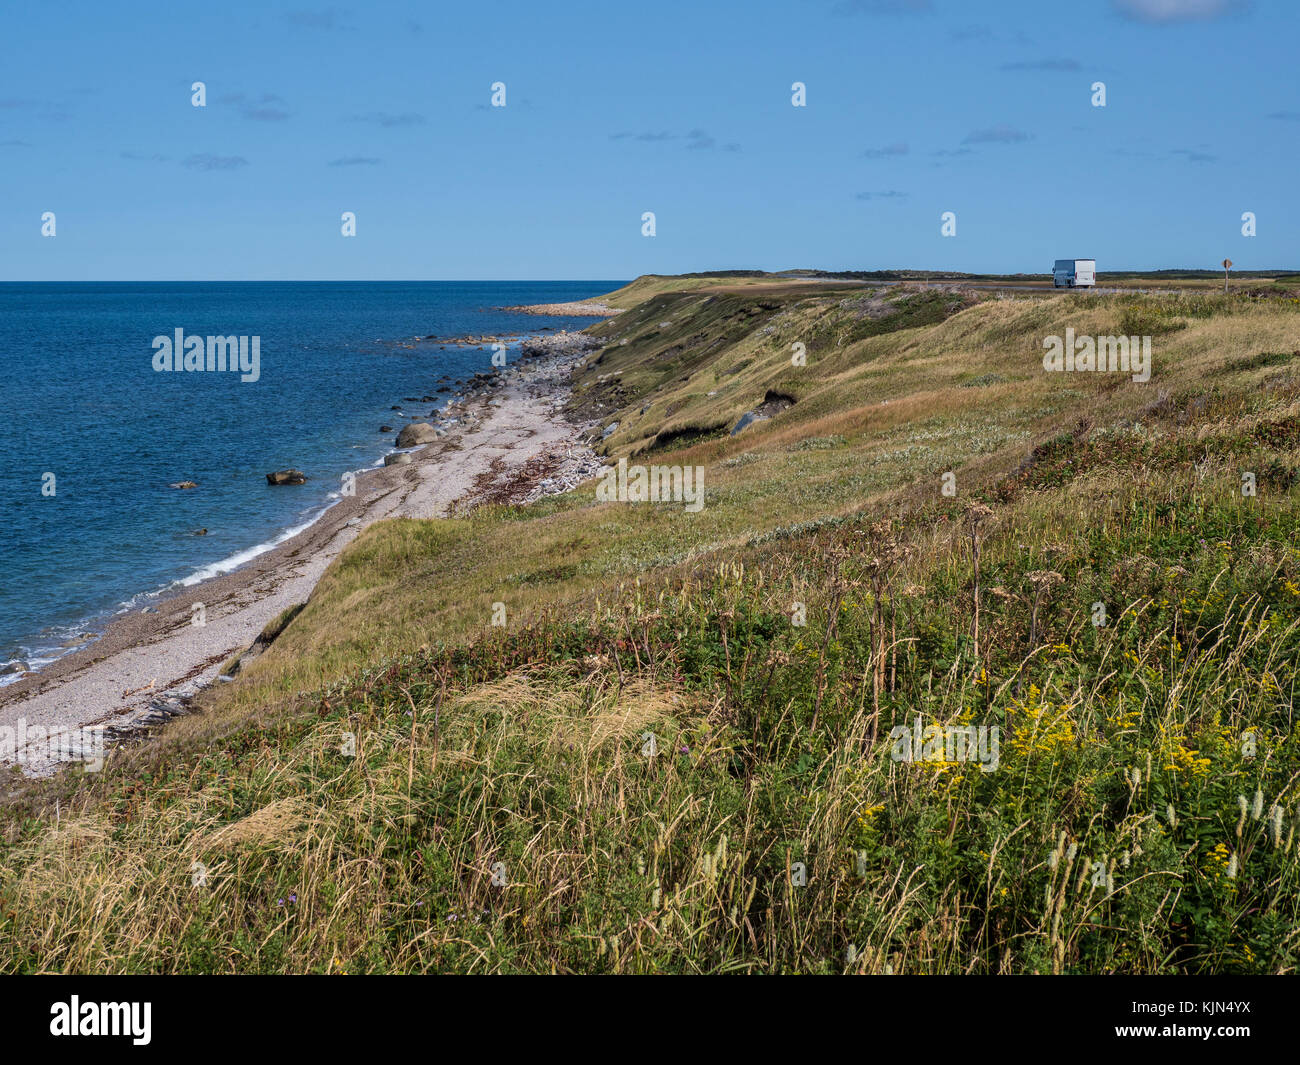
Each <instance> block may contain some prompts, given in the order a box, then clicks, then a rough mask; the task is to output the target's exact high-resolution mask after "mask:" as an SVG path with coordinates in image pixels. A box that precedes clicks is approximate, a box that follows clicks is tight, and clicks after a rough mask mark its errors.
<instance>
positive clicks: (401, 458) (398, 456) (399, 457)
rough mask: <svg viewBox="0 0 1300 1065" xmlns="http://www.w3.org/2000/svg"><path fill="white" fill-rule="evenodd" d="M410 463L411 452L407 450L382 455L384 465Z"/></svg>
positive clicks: (404, 464)
mask: <svg viewBox="0 0 1300 1065" xmlns="http://www.w3.org/2000/svg"><path fill="white" fill-rule="evenodd" d="M410 463H411V453H410V452H409V451H394V452H393V453H392V454H390V455H385V456H384V465H385V466H409V465H410Z"/></svg>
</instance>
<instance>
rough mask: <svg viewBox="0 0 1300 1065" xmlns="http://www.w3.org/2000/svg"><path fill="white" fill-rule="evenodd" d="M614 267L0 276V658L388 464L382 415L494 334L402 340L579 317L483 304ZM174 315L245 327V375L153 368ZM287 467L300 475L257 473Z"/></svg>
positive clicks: (313, 510)
mask: <svg viewBox="0 0 1300 1065" xmlns="http://www.w3.org/2000/svg"><path fill="white" fill-rule="evenodd" d="M622 283H623V282H621V281H550V282H524V281H483V282H477V281H469V282H130V283H99V282H81V283H53V282H50V283H46V282H32V283H25V282H8V283H0V355H2V356H3V359H4V365H5V367H6V369H7V373H6V375H5V376H6V383H5V387H3V388H0V500H3V516H2V517H0V668H3V667H4V666H5V665H6V664H7V663H10V662H13V661H19V660H21V661H25V662H27V663H29V664H31V665H32V666H34V667H39V665H41V664H43V663H45V662H48V661H49V660H51V659H52V658H53V657H56V656H57V655H58V654H60V653H64V652H63V650H62V645H63V644H65V643H66V642H67V641H68V640H69V639H71V638H72V637H74V636H75V635H76V634H78V633H82V632H91V631H95V630H96V629H97V628H99V627H102V625H103V623H104V622H105V621H106V620H107V619H109V618H111V617H112V616H114V615H115V614H118V613H121V612H124V611H127V610H138V609H141V608H142V607H144V606H146V605H147V604H148V602H149V600H150V598H151V597H155V596H157V595H158V594H160V593H163V592H165V591H166V590H168V589H175V588H176V587H177V586H178V584H181V583H193V582H194V581H196V580H198V579H201V578H203V577H206V576H212V575H215V574H217V573H221V572H226V571H228V570H230V569H232V568H235V567H236V566H237V565H238V564H240V563H241V562H244V561H247V560H248V559H249V558H251V557H253V556H254V555H256V554H257V553H259V552H260V551H262V550H265V549H266V548H267V547H268V546H270V545H272V544H273V543H275V542H277V541H278V540H279V539H282V538H283V537H284V536H286V535H287V534H290V533H292V532H293V531H295V530H297V529H299V528H302V527H304V526H305V525H306V524H308V523H310V522H311V521H313V520H314V519H315V518H316V517H318V516H319V515H320V514H321V513H322V512H323V510H324V509H325V508H326V507H327V506H328V505H329V504H330V501H331V496H333V497H334V498H337V492H338V489H339V485H340V481H341V478H342V475H343V474H344V473H345V472H347V471H349V470H360V469H365V468H368V467H371V466H374V465H376V464H379V463H381V462H382V459H383V455H384V454H385V452H387V451H388V450H390V449H391V448H392V447H393V441H394V437H395V435H396V434H395V433H387V434H381V433H380V432H379V427H380V425H381V424H388V425H392V426H393V427H394V428H395V429H400V428H401V426H402V425H404V424H406V422H407V421H408V419H407V418H405V417H403V414H419V415H421V416H422V417H423V416H427V415H428V414H429V413H430V412H431V411H432V410H434V409H435V408H436V407H438V406H441V405H442V403H443V402H444V401H445V400H446V399H448V398H450V396H451V394H452V393H442V394H438V393H437V392H436V389H437V388H438V387H439V386H440V385H441V384H446V383H449V382H447V381H444V380H443V376H444V375H449V376H450V378H452V379H453V381H463V380H465V379H466V378H468V377H469V376H471V375H472V374H474V373H476V372H479V371H487V370H490V369H491V361H490V360H491V354H492V352H491V350H490V348H453V347H448V348H446V349H445V350H439V347H438V344H437V343H435V342H432V341H422V342H416V341H415V340H414V339H413V338H415V337H417V336H418V337H424V336H428V335H431V334H432V335H437V336H439V337H452V336H461V335H466V334H473V335H484V334H488V335H501V334H513V333H531V332H536V331H540V330H542V329H543V328H544V327H547V326H550V327H552V328H557V329H558V328H570V329H574V328H582V327H583V326H585V325H587V324H590V321H592V319H585V318H543V317H537V316H533V315H523V314H517V313H512V312H507V311H502V310H499V309H497V308H500V307H503V306H511V305H519V304H531V303H556V302H563V301H568V300H576V299H584V298H589V297H592V296H596V295H598V294H600V293H603V292H608V291H610V290H611V289H613V288H617V287H618V286H619V285H620V284H622ZM177 329H182V330H184V334H185V335H186V336H190V335H197V336H202V337H207V336H209V335H214V336H215V335H220V336H247V337H250V338H251V337H254V336H256V337H260V346H259V360H258V362H259V366H258V370H259V376H258V379H257V380H256V381H247V382H245V381H241V379H240V378H241V374H240V373H237V372H232V371H230V370H227V371H225V372H224V373H223V372H158V371H156V370H155V369H154V357H155V348H154V345H153V341H154V338H155V337H157V336H168V337H172V336H174V334H175V331H176V330H177ZM250 347H251V344H250ZM250 354H251V352H250ZM516 354H517V345H514V344H512V345H511V346H510V349H509V351H508V353H507V360H508V361H513V359H514V358H515V357H516ZM435 395H436V396H437V402H414V403H411V402H407V401H406V397H416V398H417V399H418V398H419V397H423V396H435ZM394 406H398V407H400V408H401V411H402V413H399V412H398V411H394V410H392V409H391V408H392V407H394ZM287 467H294V468H297V469H300V470H303V471H304V472H305V473H306V474H307V475H308V477H309V478H310V479H309V480H308V482H307V483H306V484H305V485H301V486H285V487H271V486H269V485H267V483H266V474H267V473H268V472H270V471H272V470H279V469H284V468H287ZM51 475H53V476H52V478H51ZM179 481H194V482H196V483H197V485H198V487H197V488H193V489H189V490H178V489H175V488H171V487H169V486H170V485H171V484H172V483H174V482H179ZM199 529H206V530H207V534H206V535H204V536H199V535H196V531H197V530H199ZM12 679H14V678H13V677H3V676H0V684H3V683H4V682H5V681H6V680H10V681H11V680H12Z"/></svg>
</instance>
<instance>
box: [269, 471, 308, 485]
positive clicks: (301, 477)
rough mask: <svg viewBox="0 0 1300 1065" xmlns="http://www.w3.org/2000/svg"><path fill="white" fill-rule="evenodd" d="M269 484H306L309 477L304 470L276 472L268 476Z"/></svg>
mask: <svg viewBox="0 0 1300 1065" xmlns="http://www.w3.org/2000/svg"><path fill="white" fill-rule="evenodd" d="M266 483H267V484H306V483H307V475H306V474H305V473H303V472H302V470H276V471H275V473H268V474H267V475H266Z"/></svg>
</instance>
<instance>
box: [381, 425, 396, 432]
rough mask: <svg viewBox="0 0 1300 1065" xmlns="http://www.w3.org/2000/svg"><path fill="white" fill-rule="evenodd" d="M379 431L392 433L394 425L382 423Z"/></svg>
mask: <svg viewBox="0 0 1300 1065" xmlns="http://www.w3.org/2000/svg"><path fill="white" fill-rule="evenodd" d="M379 431H380V432H381V433H391V432H392V431H393V427H392V426H391V425H381V426H380V427H379Z"/></svg>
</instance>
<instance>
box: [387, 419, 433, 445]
mask: <svg viewBox="0 0 1300 1065" xmlns="http://www.w3.org/2000/svg"><path fill="white" fill-rule="evenodd" d="M437 436H438V431H437V430H436V429H434V427H433V426H432V425H430V424H429V423H428V422H412V423H411V424H410V425H408V426H406V427H405V428H404V429H403V430H402V431H401V432H400V433H398V434H397V446H398V447H414V446H415V445H416V444H427V443H428V442H429V441H430V440H436V439H437Z"/></svg>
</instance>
